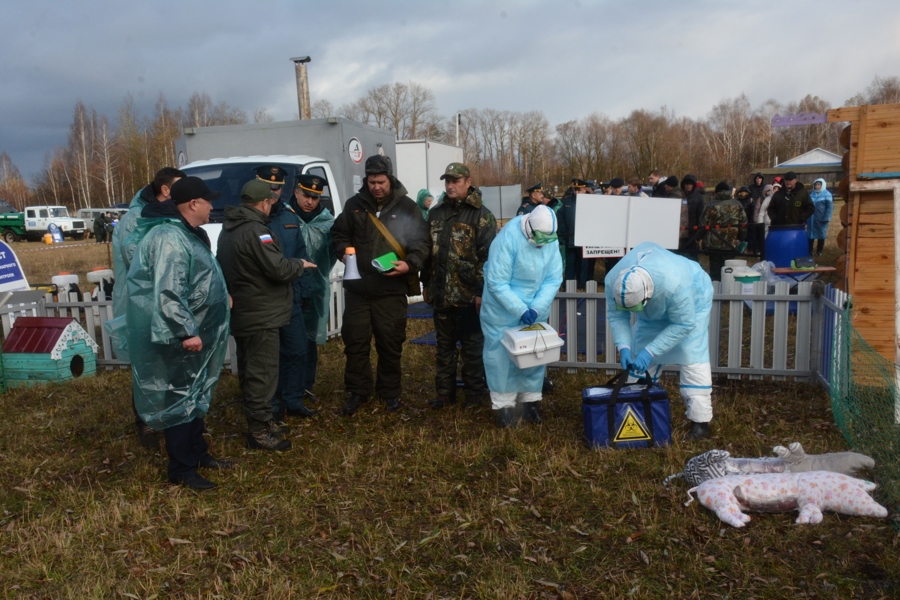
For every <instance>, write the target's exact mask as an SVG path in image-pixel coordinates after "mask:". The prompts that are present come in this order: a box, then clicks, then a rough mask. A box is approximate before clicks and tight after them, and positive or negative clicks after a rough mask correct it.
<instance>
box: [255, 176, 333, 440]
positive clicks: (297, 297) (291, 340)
mask: <svg viewBox="0 0 900 600" xmlns="http://www.w3.org/2000/svg"><path fill="white" fill-rule="evenodd" d="M301 177H303V176H302V175H301ZM320 181H321V180H320ZM267 183H269V182H267ZM298 185H299V184H298ZM270 187H271V188H272V192H273V193H276V194H277V193H278V192H277V191H276V188H275V187H273V186H271V185H270ZM298 189H299V188H298ZM279 191H280V188H279ZM268 227H269V229H271V230H272V233H273V234H274V235H275V237H276V238H277V239H278V243H279V244H280V245H281V253H282V254H283V255H284V257H285V258H296V259H299V260H305V261H309V256H308V255H307V252H306V241H305V240H304V238H303V235H302V234H301V231H300V217H299V216H298V215H297V214H296V212H295V211H294V209H293V208H292V207H291V206H290V205H289V204H286V203H284V202H282V201H281V200H280V199H278V200H276V202H275V203H274V204H273V205H272V210H271V211H270V212H269V223H268ZM311 272H312V270H311V269H310V270H308V271H307V270H305V271H304V273H303V276H302V277H298V278H297V279H295V280H294V281H293V282H292V283H291V285H292V286H293V288H294V303H293V306H292V308H291V320H290V322H289V323H288V324H287V325H285V326H284V327H282V328H281V329H280V330H279V336H278V337H279V339H278V341H279V355H278V386H277V387H276V388H275V395H274V396H273V397H272V417H273V419H274V421H275V422H276V423H281V421H282V420H283V419H284V417H285V415H287V416H291V417H311V416H313V415H315V414H316V411H314V410H311V409H310V408H309V407H307V406H306V405H305V404H304V392H305V390H306V386H305V381H304V377H303V374H304V368H303V365H305V363H306V350H307V337H306V325H305V322H304V319H303V287H304V283H308V282H309V275H310V273H311Z"/></svg>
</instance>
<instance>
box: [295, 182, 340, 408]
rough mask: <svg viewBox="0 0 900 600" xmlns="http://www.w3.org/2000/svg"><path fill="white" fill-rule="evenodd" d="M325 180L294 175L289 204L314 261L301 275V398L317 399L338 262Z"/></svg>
mask: <svg viewBox="0 0 900 600" xmlns="http://www.w3.org/2000/svg"><path fill="white" fill-rule="evenodd" d="M325 183H326V182H325V181H324V180H323V179H322V178H321V177H317V176H315V175H300V176H298V177H297V188H296V189H295V190H294V198H293V199H292V200H291V207H292V208H293V209H294V212H296V213H297V216H298V217H300V234H301V235H302V236H303V240H304V241H305V242H306V254H307V255H308V256H309V260H311V261H312V262H313V263H315V264H316V265H317V267H318V268H316V269H309V270H306V271H304V272H303V277H301V289H302V298H303V300H302V305H303V320H304V322H305V323H306V335H307V336H308V338H309V341H308V343H307V346H306V360H305V362H304V363H303V364H302V365H298V368H299V369H301V370H302V371H303V379H302V381H303V382H304V386H305V391H304V393H303V400H304V402H317V401H318V398H316V396H315V395H314V394H313V386H314V385H315V383H316V368H317V367H318V363H319V350H318V348H317V346H318V345H323V344H325V342H326V341H327V339H328V304H329V302H330V301H331V281H330V279H331V269H332V267H334V263H335V262H337V256H336V255H335V254H334V247H333V246H332V241H331V226H332V225H334V215H332V214H331V213H330V212H329V211H328V209H326V208H325V207H324V206H322V204H321V202H320V201H319V200H320V197H321V195H322V190H323V186H324V185H325Z"/></svg>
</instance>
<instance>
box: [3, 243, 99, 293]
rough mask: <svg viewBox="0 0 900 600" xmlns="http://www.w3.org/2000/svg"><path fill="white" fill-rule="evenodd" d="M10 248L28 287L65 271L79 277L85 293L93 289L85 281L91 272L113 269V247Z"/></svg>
mask: <svg viewBox="0 0 900 600" xmlns="http://www.w3.org/2000/svg"><path fill="white" fill-rule="evenodd" d="M11 246H12V249H13V251H14V252H15V253H16V256H18V257H19V261H20V262H21V263H22V267H23V269H24V271H25V278H26V279H28V283H29V284H31V285H36V284H41V283H50V278H51V277H53V276H54V275H58V274H59V273H60V272H62V271H68V272H69V273H76V274H77V275H78V276H79V278H80V280H81V288H82V291H86V290H88V289H90V288H91V287H92V286H93V284H89V283H88V281H87V279H86V278H85V276H86V274H87V273H88V272H90V271H91V269H93V268H95V267H109V268H110V269H111V268H112V255H111V254H110V253H111V251H112V245H111V244H97V243H95V242H94V241H93V240H82V241H77V240H66V241H65V242H64V243H62V244H53V245H47V244H44V243H39V242H16V243H14V244H11Z"/></svg>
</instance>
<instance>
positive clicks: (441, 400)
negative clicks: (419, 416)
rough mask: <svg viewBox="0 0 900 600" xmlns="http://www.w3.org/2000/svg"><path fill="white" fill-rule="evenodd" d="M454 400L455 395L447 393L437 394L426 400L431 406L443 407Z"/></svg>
mask: <svg viewBox="0 0 900 600" xmlns="http://www.w3.org/2000/svg"><path fill="white" fill-rule="evenodd" d="M454 402H456V396H448V395H447V394H438V395H436V396H435V397H434V399H433V400H429V401H428V405H429V406H431V408H444V407H445V406H447V405H448V404H453V403H454Z"/></svg>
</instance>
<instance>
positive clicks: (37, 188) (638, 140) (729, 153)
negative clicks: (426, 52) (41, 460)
mask: <svg viewBox="0 0 900 600" xmlns="http://www.w3.org/2000/svg"><path fill="white" fill-rule="evenodd" d="M897 102H900V77H897V76H894V77H884V78H883V77H879V76H876V77H875V78H874V80H873V81H872V83H871V84H870V85H869V86H868V87H867V88H866V90H865V91H864V92H861V93H858V94H856V95H855V96H853V97H852V98H850V99H848V100H847V101H846V102H845V104H844V105H845V106H854V105H862V104H889V103H897ZM829 108H832V107H831V105H830V104H829V103H828V102H827V101H825V100H823V99H821V98H819V97H818V96H814V95H807V96H805V97H803V98H802V99H800V100H798V101H792V102H787V103H782V102H779V101H776V100H768V101H766V102H764V103H763V104H762V105H760V106H757V107H753V106H752V105H751V103H750V101H749V99H748V98H747V96H746V95H745V94H741V95H740V96H737V97H735V98H726V99H723V100H720V101H719V102H718V103H717V104H715V105H714V106H713V107H712V108H711V109H710V110H709V112H708V113H707V114H706V115H705V116H704V117H702V118H700V119H692V118H690V117H685V116H678V115H676V114H675V113H674V111H672V110H670V109H667V108H666V107H662V108H660V109H658V110H648V109H644V108H641V109H635V110H633V111H632V112H631V113H630V114H629V115H628V116H626V117H623V118H620V119H612V118H610V117H609V116H607V115H605V114H603V113H602V112H594V113H592V114H590V115H587V116H585V117H583V118H581V119H576V120H572V121H567V122H565V123H560V124H557V125H552V124H551V123H550V122H549V121H548V119H547V117H546V116H545V115H544V113H543V112H541V111H539V110H531V111H526V112H517V111H506V110H497V109H492V108H486V109H476V108H469V109H465V110H462V111H460V112H459V114H458V115H456V114H454V115H452V116H450V117H447V116H442V115H440V114H439V113H438V110H437V105H436V101H435V96H434V93H433V92H432V91H431V90H429V89H428V88H427V87H425V86H423V85H421V84H419V83H416V82H414V81H410V82H394V83H391V84H383V85H379V86H375V87H373V88H371V89H369V90H368V91H367V92H366V93H365V94H364V95H363V96H361V97H360V98H358V99H356V100H354V101H352V102H349V103H346V104H343V105H341V106H339V107H338V108H335V106H334V105H333V104H332V103H331V102H330V101H328V100H327V99H320V100H318V101H317V102H315V103H314V104H313V106H312V114H313V118H323V117H330V116H343V117H347V118H349V119H353V120H355V121H359V122H362V123H366V124H370V125H374V126H377V127H381V128H384V129H388V130H390V131H393V132H395V134H396V135H397V139H400V140H404V139H421V138H428V139H431V140H434V141H439V142H444V143H450V144H454V143H456V140H457V129H458V135H459V145H460V146H461V147H462V148H463V151H464V156H465V160H466V163H467V164H468V165H469V167H470V168H471V170H472V174H473V177H474V179H475V181H476V182H477V183H478V184H479V185H497V184H515V183H521V184H524V185H526V186H528V185H531V184H532V183H535V182H537V181H543V182H544V183H545V185H548V186H549V185H554V184H558V185H559V186H561V187H562V188H564V187H565V185H567V182H568V181H569V180H570V179H571V178H572V177H580V178H582V179H596V180H608V179H611V178H612V177H623V178H625V179H627V178H629V177H631V176H637V177H640V178H643V177H645V176H646V175H647V174H648V173H649V171H650V170H652V169H659V170H661V171H663V172H665V173H675V174H679V175H683V174H685V173H694V174H696V175H698V176H699V177H700V178H701V179H703V180H705V181H710V182H711V181H719V180H722V179H725V180H728V181H730V182H732V183H743V182H745V181H746V180H747V179H748V178H749V176H750V173H752V172H754V171H756V170H757V169H759V168H764V167H767V166H772V165H773V164H775V161H776V159H777V160H781V161H783V160H787V159H788V158H791V157H793V156H796V155H798V154H801V153H803V152H806V151H808V150H812V149H813V148H816V147H821V148H824V149H826V150H831V151H833V152H838V153H840V152H841V150H840V147H839V142H838V136H839V134H840V129H841V124H839V123H824V124H817V125H803V126H797V127H775V128H773V127H772V126H771V121H772V117H773V116H775V115H776V114H780V115H787V114H795V113H799V112H815V113H822V112H824V111H826V110H828V109H829ZM249 120H250V117H248V115H247V113H246V112H244V111H242V110H240V109H237V108H235V107H232V106H230V105H229V104H228V103H226V102H224V101H219V102H218V103H216V102H214V101H213V100H212V98H210V96H209V95H208V94H206V93H203V92H195V93H194V94H193V95H192V96H191V97H190V99H189V100H188V103H187V105H186V106H184V107H173V106H171V105H169V103H168V102H167V101H166V99H165V97H164V96H162V95H160V96H159V98H158V100H157V102H156V104H155V107H154V111H153V114H152V115H142V114H140V112H139V111H138V109H137V107H136V106H135V103H134V98H133V97H132V96H131V95H130V94H129V95H126V96H125V98H124V99H123V100H122V103H121V105H120V107H119V109H118V113H117V114H116V115H114V118H112V119H111V118H110V116H109V115H101V114H98V113H97V111H96V110H94V109H93V108H91V107H89V106H86V105H85V104H84V103H83V102H82V101H81V100H79V101H77V102H76V103H75V109H74V111H73V116H72V123H71V125H70V126H69V134H68V139H67V143H66V145H65V146H58V147H56V148H54V149H53V150H51V151H49V152H48V154H47V156H46V159H45V166H44V168H43V169H42V170H41V171H40V173H38V174H37V175H36V176H35V178H34V180H33V181H31V182H30V183H29V182H26V181H25V180H24V179H23V177H22V175H21V174H20V172H19V170H18V168H17V167H16V166H15V164H13V162H12V160H11V159H10V157H9V155H8V154H7V153H6V152H5V151H2V149H0V198H2V199H5V200H6V201H7V202H9V203H10V204H12V205H13V206H15V207H16V208H19V209H22V208H24V207H25V206H27V205H29V204H61V205H66V206H69V207H71V208H74V209H77V208H86V207H90V206H101V207H103V206H111V205H113V204H115V203H118V202H128V201H129V200H130V199H131V198H132V197H133V196H134V194H135V193H136V192H137V190H139V189H140V188H141V187H143V186H144V185H146V184H147V182H149V181H150V180H151V179H152V177H153V174H154V173H156V171H157V170H159V169H160V168H161V167H164V166H172V165H174V164H175V147H174V144H175V140H176V139H177V138H178V137H179V136H180V135H181V133H182V130H183V129H184V128H185V127H207V126H212V125H233V124H242V123H247V122H249ZM252 120H253V121H254V122H257V123H260V122H271V121H273V118H272V116H271V115H270V114H269V113H268V111H267V110H266V109H265V108H260V109H256V110H255V111H254V112H253V115H252Z"/></svg>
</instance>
